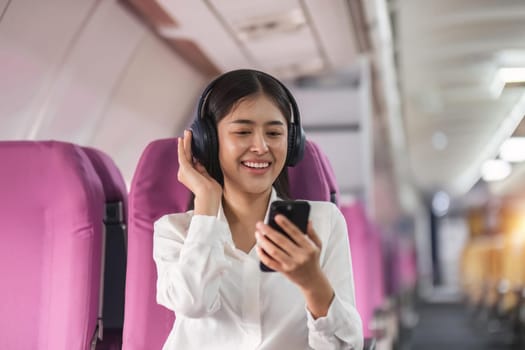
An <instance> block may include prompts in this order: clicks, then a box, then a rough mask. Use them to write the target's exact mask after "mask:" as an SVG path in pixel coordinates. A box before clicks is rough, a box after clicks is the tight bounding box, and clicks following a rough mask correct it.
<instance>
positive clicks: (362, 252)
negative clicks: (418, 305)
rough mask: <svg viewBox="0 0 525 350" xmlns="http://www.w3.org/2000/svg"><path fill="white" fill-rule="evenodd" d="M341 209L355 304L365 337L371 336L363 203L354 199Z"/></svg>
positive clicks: (370, 297) (367, 253)
mask: <svg viewBox="0 0 525 350" xmlns="http://www.w3.org/2000/svg"><path fill="white" fill-rule="evenodd" d="M341 211H342V212H343V215H344V217H345V219H346V223H347V225H348V236H349V239H350V250H351V252H352V263H353V264H352V265H353V267H354V281H355V294H356V295H355V297H356V305H357V310H358V311H359V314H360V315H361V319H362V321H363V333H364V336H365V337H371V336H372V335H373V334H372V330H371V322H372V317H373V309H374V308H373V300H372V295H371V293H372V289H371V288H373V286H372V280H371V275H370V273H371V270H372V266H371V264H372V263H371V260H372V258H371V256H370V251H369V242H368V241H369V238H370V237H369V234H368V226H369V223H368V218H367V216H366V212H365V209H364V207H363V205H362V204H361V203H360V202H358V201H355V202H353V203H352V204H348V205H343V206H342V207H341Z"/></svg>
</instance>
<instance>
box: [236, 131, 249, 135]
mask: <svg viewBox="0 0 525 350" xmlns="http://www.w3.org/2000/svg"><path fill="white" fill-rule="evenodd" d="M234 133H235V134H237V135H249V134H250V131H248V130H237V131H235V132H234Z"/></svg>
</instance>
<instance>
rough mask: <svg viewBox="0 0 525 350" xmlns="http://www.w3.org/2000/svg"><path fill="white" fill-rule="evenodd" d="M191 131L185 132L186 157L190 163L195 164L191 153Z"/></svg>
mask: <svg viewBox="0 0 525 350" xmlns="http://www.w3.org/2000/svg"><path fill="white" fill-rule="evenodd" d="M191 137H192V134H191V131H189V130H184V155H185V157H186V159H187V160H188V162H190V163H193V155H192V153H191Z"/></svg>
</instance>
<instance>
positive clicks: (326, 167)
mask: <svg viewBox="0 0 525 350" xmlns="http://www.w3.org/2000/svg"><path fill="white" fill-rule="evenodd" d="M312 146H314V149H315V150H316V151H317V155H318V156H319V159H320V161H321V166H322V168H323V172H324V175H325V178H326V183H327V184H328V190H329V191H330V201H331V202H332V203H335V204H336V205H337V206H339V205H340V203H341V202H340V201H339V186H337V180H336V178H335V172H334V169H333V168H332V164H330V160H329V159H328V156H327V155H326V154H325V153H324V152H323V151H321V148H320V147H319V146H318V145H317V144H315V143H313V142H312Z"/></svg>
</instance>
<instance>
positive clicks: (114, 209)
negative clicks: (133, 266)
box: [83, 147, 128, 331]
mask: <svg viewBox="0 0 525 350" xmlns="http://www.w3.org/2000/svg"><path fill="white" fill-rule="evenodd" d="M83 150H84V152H86V154H87V156H88V157H89V159H90V160H91V163H92V164H93V167H94V169H95V171H96V172H97V174H98V176H99V178H100V181H101V183H102V187H103V189H104V196H105V215H104V225H105V228H106V240H105V259H104V261H105V264H104V280H103V287H104V288H103V290H104V294H103V311H102V320H103V327H104V329H105V330H120V331H121V330H122V327H123V324H124V290H125V279H126V235H127V233H126V224H127V216H126V214H127V202H128V198H127V197H128V194H127V190H126V183H125V182H124V178H123V177H122V174H121V172H120V170H119V169H118V167H117V166H116V164H115V163H114V162H113V160H112V159H111V158H110V157H109V156H108V155H107V154H105V153H104V152H102V151H100V150H97V149H95V148H90V147H83Z"/></svg>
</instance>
